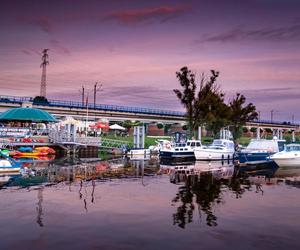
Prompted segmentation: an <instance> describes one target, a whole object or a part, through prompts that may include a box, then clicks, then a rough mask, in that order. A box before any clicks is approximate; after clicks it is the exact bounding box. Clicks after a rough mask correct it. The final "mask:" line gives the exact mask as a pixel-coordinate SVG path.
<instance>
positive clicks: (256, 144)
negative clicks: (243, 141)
mask: <svg viewBox="0 0 300 250" xmlns="http://www.w3.org/2000/svg"><path fill="white" fill-rule="evenodd" d="M256 150H262V151H268V152H278V151H279V150H278V142H277V141H275V140H251V141H250V143H249V145H248V146H247V148H246V151H256Z"/></svg>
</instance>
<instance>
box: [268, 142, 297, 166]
mask: <svg viewBox="0 0 300 250" xmlns="http://www.w3.org/2000/svg"><path fill="white" fill-rule="evenodd" d="M270 158H271V159H272V160H274V161H275V162H276V164H277V165H278V166H279V167H283V166H291V167H299V168H300V144H296V143H293V144H289V145H286V147H285V149H284V150H283V151H281V152H278V153H276V154H274V155H271V156H270Z"/></svg>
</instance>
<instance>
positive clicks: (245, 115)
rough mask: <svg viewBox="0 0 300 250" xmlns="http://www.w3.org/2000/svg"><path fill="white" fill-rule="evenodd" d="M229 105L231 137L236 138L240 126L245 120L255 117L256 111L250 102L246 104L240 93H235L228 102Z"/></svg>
mask: <svg viewBox="0 0 300 250" xmlns="http://www.w3.org/2000/svg"><path fill="white" fill-rule="evenodd" d="M229 106H230V109H231V117H230V120H231V126H230V130H231V133H232V135H233V138H234V139H235V140H236V139H237V138H239V137H241V134H242V127H243V126H244V125H245V124H246V122H247V121H253V120H255V119H257V117H258V113H257V112H256V107H255V106H254V105H253V104H252V103H248V104H247V105H246V97H245V96H244V95H241V94H240V93H237V94H236V97H235V98H234V99H233V100H232V101H231V102H230V103H229Z"/></svg>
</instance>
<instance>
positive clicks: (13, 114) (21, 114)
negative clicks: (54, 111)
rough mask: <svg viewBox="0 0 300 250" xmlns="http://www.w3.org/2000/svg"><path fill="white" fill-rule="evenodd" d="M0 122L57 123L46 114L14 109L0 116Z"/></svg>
mask: <svg viewBox="0 0 300 250" xmlns="http://www.w3.org/2000/svg"><path fill="white" fill-rule="evenodd" d="M0 121H30V122H57V120H56V119H55V118H54V117H53V116H52V115H51V114H49V113H48V112H46V111H44V110H41V109H34V108H14V109H10V110H7V111H5V112H3V113H2V114H0Z"/></svg>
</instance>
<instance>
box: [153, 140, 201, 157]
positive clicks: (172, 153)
mask: <svg viewBox="0 0 300 250" xmlns="http://www.w3.org/2000/svg"><path fill="white" fill-rule="evenodd" d="M201 147H202V144H201V141H199V140H188V141H187V142H186V143H171V142H165V143H164V144H162V145H161V149H160V151H159V156H160V157H161V158H168V159H180V158H191V159H193V160H194V159H195V154H194V150H195V149H197V148H201Z"/></svg>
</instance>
